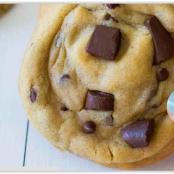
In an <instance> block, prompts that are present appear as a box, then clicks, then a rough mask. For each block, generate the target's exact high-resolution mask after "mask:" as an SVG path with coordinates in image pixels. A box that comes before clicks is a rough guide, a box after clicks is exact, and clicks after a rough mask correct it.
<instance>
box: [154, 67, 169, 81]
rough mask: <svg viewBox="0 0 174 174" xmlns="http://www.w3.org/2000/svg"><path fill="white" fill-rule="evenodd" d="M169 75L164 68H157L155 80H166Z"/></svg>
mask: <svg viewBox="0 0 174 174" xmlns="http://www.w3.org/2000/svg"><path fill="white" fill-rule="evenodd" d="M168 77H169V72H168V71H167V69H166V68H159V69H158V71H157V80H158V81H159V82H161V81H165V80H167V79H168Z"/></svg>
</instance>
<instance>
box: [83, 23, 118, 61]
mask: <svg viewBox="0 0 174 174" xmlns="http://www.w3.org/2000/svg"><path fill="white" fill-rule="evenodd" d="M120 42H121V32H120V29H118V28H111V27H105V26H99V25H98V26H96V28H95V30H94V32H93V34H92V37H91V39H90V41H89V43H88V45H87V48H86V52H88V53H89V54H92V55H94V56H99V57H101V58H104V59H108V60H114V59H115V57H116V55H117V53H118V51H119V48H120Z"/></svg>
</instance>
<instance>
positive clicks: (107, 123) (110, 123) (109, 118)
mask: <svg viewBox="0 0 174 174" xmlns="http://www.w3.org/2000/svg"><path fill="white" fill-rule="evenodd" d="M113 121H114V118H113V117H112V115H111V116H109V117H106V122H105V125H106V126H113Z"/></svg>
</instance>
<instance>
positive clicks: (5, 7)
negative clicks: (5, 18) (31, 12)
mask: <svg viewBox="0 0 174 174" xmlns="http://www.w3.org/2000/svg"><path fill="white" fill-rule="evenodd" d="M11 6H12V4H0V15H2V14H3V13H5V12H7V11H8V10H9V8H11Z"/></svg>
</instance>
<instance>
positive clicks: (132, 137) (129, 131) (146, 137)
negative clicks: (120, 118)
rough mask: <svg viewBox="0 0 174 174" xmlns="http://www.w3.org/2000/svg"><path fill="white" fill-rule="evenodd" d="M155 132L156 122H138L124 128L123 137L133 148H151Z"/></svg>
mask: <svg viewBox="0 0 174 174" xmlns="http://www.w3.org/2000/svg"><path fill="white" fill-rule="evenodd" d="M153 131H154V120H143V121H136V122H134V123H132V124H130V125H128V126H127V127H125V128H123V130H122V136H123V138H124V140H125V142H126V143H127V144H128V145H129V146H131V147H132V148H138V147H147V146H149V143H150V140H151V136H152V134H153Z"/></svg>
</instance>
